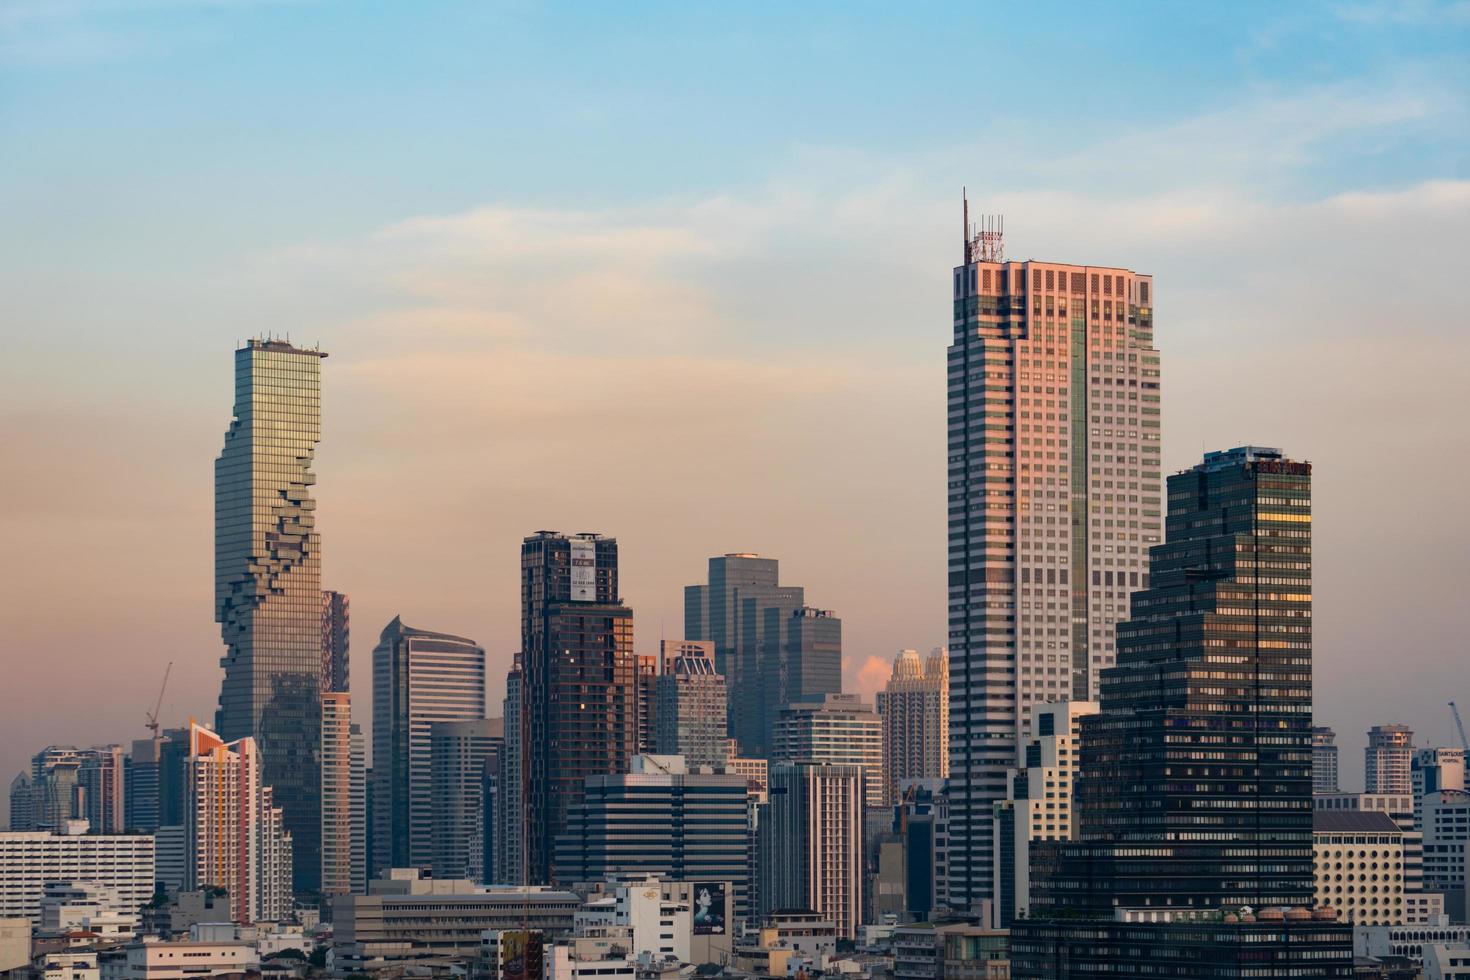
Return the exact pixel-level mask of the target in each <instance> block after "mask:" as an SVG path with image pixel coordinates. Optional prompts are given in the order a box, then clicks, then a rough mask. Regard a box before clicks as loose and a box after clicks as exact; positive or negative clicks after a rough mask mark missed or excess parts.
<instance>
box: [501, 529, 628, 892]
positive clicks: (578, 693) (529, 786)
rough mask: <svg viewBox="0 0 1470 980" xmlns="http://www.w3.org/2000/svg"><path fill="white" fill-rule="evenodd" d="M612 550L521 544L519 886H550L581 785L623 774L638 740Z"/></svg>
mask: <svg viewBox="0 0 1470 980" xmlns="http://www.w3.org/2000/svg"><path fill="white" fill-rule="evenodd" d="M618 595H619V594H618V543H617V540H616V539H614V538H608V537H604V536H603V535H600V534H575V535H571V536H568V535H564V534H560V533H558V532H555V531H538V532H537V533H536V534H533V535H531V536H530V537H528V538H526V539H525V540H524V541H523V542H522V544H521V651H522V653H521V664H522V671H523V674H524V678H523V681H522V690H523V692H524V699H525V707H524V711H523V713H522V716H521V718H522V726H523V729H522V738H521V745H522V746H523V753H522V760H521V761H522V771H521V794H522V797H523V800H522V802H523V807H524V812H525V817H524V820H523V833H524V842H523V846H524V849H525V856H526V865H527V869H528V871H527V874H528V879H529V880H530V881H531V882H534V883H545V882H548V881H551V880H552V878H551V875H552V865H553V853H554V850H555V842H556V838H557V836H558V835H559V834H560V833H561V832H562V830H563V829H565V827H566V821H567V812H568V810H569V809H570V808H571V807H572V806H574V805H575V804H576V803H577V802H578V801H579V800H580V799H581V797H582V789H583V786H584V785H585V783H586V780H587V777H589V776H598V775H611V774H614V773H620V772H626V771H627V766H628V760H629V758H631V757H632V756H633V755H634V754H635V749H636V745H637V733H638V709H637V697H636V678H635V666H636V661H635V659H634V654H633V610H631V609H629V608H628V607H627V606H624V605H622V604H621V600H620V599H619V597H618Z"/></svg>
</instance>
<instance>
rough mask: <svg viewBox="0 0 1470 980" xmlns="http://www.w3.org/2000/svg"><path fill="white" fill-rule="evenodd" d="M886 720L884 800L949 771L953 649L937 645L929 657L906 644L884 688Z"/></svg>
mask: <svg viewBox="0 0 1470 980" xmlns="http://www.w3.org/2000/svg"><path fill="white" fill-rule="evenodd" d="M877 702H878V715H879V717H881V718H882V720H883V793H884V801H885V802H887V803H892V802H894V801H896V800H897V799H898V797H899V795H900V794H901V793H902V792H903V790H904V788H905V787H907V786H909V785H912V784H913V783H916V782H918V781H920V780H926V779H947V778H948V777H949V651H948V650H946V649H945V648H944V647H935V649H934V652H933V653H931V654H929V659H928V660H927V661H922V660H920V659H919V653H918V651H917V650H903V651H901V652H900V653H899V655H898V656H897V657H896V658H894V661H893V674H892V676H891V677H889V678H888V684H887V686H886V687H884V689H883V690H881V691H879V692H878V695H877Z"/></svg>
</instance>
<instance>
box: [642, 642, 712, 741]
mask: <svg viewBox="0 0 1470 980" xmlns="http://www.w3.org/2000/svg"><path fill="white" fill-rule="evenodd" d="M661 657H662V658H663V662H664V668H663V673H662V674H660V675H659V678H658V727H657V738H656V739H655V746H654V749H653V751H655V752H657V753H659V754H660V755H682V756H683V757H684V761H685V763H686V764H687V765H688V766H689V767H691V768H696V767H699V766H723V765H724V764H725V761H726V759H727V758H728V751H729V750H728V745H729V738H728V737H727V736H726V727H725V718H726V710H727V700H726V699H727V691H726V688H725V678H723V677H721V676H720V675H719V674H717V673H715V661H714V644H712V643H709V642H708V641H691V640H682V641H677V642H673V643H670V642H665V643H664V644H663V652H662V654H661Z"/></svg>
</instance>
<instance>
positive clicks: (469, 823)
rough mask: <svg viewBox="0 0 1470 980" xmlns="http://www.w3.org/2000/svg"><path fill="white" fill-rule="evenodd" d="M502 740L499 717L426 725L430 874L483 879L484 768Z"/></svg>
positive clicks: (443, 876) (492, 759)
mask: <svg viewBox="0 0 1470 980" xmlns="http://www.w3.org/2000/svg"><path fill="white" fill-rule="evenodd" d="M504 741H505V727H504V722H503V721H502V720H501V719H499V718H481V719H478V720H476V721H441V722H436V723H435V724H434V725H433V726H431V728H430V730H429V757H430V764H429V771H430V774H431V775H430V780H431V783H432V785H431V787H430V792H429V799H430V811H431V813H432V814H433V820H434V824H433V833H432V834H431V839H432V840H433V850H432V858H433V860H432V861H431V864H430V867H431V870H432V871H433V873H434V877H436V878H470V879H473V880H474V881H479V882H484V881H485V836H486V835H485V799H484V797H485V769H486V767H487V766H493V765H495V763H496V756H497V755H498V754H499V752H500V747H501V745H502V744H503V743H504ZM493 863H494V858H493V856H492V857H491V864H492V865H493Z"/></svg>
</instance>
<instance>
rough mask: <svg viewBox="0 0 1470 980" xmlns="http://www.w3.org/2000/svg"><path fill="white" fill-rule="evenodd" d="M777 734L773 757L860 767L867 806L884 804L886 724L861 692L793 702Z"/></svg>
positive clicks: (782, 719) (776, 731)
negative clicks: (862, 697) (816, 700)
mask: <svg viewBox="0 0 1470 980" xmlns="http://www.w3.org/2000/svg"><path fill="white" fill-rule="evenodd" d="M774 735H775V738H774V742H773V744H772V747H771V748H772V759H773V760H779V761H784V762H816V763H831V764H834V765H854V766H859V767H861V769H862V773H863V799H864V800H865V801H866V806H869V807H881V806H882V805H883V798H884V793H883V726H882V722H881V720H880V719H879V718H878V713H877V712H876V711H874V710H873V706H872V705H871V704H868V703H867V702H865V701H863V700H862V699H861V698H859V697H858V696H857V695H856V694H828V695H827V696H826V697H825V698H823V699H822V700H821V701H819V702H815V703H811V702H807V703H797V704H789V705H787V706H786V707H784V708H782V709H781V714H780V717H779V719H778V720H777V722H776V728H775V732H774Z"/></svg>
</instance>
